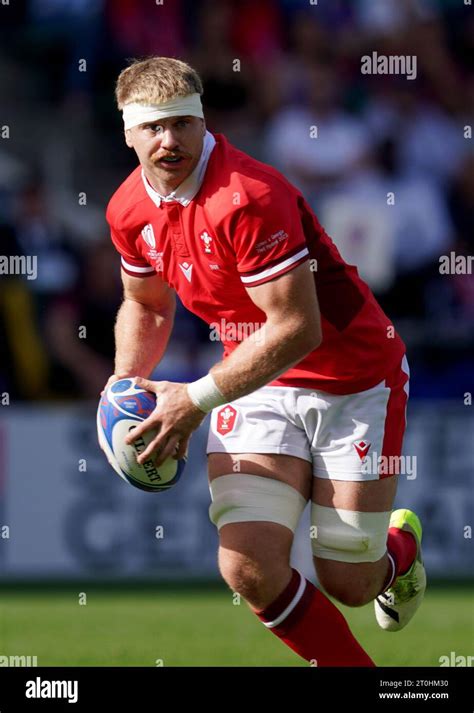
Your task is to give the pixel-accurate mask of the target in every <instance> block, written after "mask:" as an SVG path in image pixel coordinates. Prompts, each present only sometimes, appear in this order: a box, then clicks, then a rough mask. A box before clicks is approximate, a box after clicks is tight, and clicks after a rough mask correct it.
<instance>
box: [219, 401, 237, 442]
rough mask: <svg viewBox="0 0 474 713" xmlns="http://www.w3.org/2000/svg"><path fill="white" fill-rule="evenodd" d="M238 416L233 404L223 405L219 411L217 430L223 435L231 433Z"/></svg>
mask: <svg viewBox="0 0 474 713" xmlns="http://www.w3.org/2000/svg"><path fill="white" fill-rule="evenodd" d="M236 416H237V411H236V410H235V408H234V407H233V406H229V405H227V406H223V408H221V409H220V411H218V412H217V426H216V430H217V432H218V433H220V434H221V436H225V435H226V433H230V432H231V431H232V429H233V428H234V425H235V417H236Z"/></svg>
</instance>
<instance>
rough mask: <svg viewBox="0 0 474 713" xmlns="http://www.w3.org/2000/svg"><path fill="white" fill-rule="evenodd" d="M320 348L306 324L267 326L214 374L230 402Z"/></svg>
mask: <svg viewBox="0 0 474 713" xmlns="http://www.w3.org/2000/svg"><path fill="white" fill-rule="evenodd" d="M318 345H319V339H318V338H317V335H312V334H311V331H310V330H308V329H307V326H306V325H305V324H304V323H301V324H299V325H297V326H296V325H292V327H291V328H289V327H288V325H284V324H278V325H276V324H273V325H272V324H269V323H268V322H266V323H265V324H264V325H263V326H262V327H260V329H259V330H257V331H256V332H255V333H254V334H253V335H251V336H250V337H249V338H248V339H245V340H244V341H243V342H241V343H240V344H239V346H238V347H236V349H234V351H233V352H232V353H231V354H230V355H229V356H228V357H227V359H225V360H224V361H222V362H219V363H218V364H215V365H214V366H213V367H212V369H211V370H210V373H211V374H212V376H213V378H214V381H215V383H216V385H217V387H218V388H219V390H220V391H221V392H222V394H223V395H224V396H226V398H227V400H228V401H232V400H233V399H236V398H240V397H241V396H245V395H246V394H250V393H251V392H252V391H255V390H256V389H258V388H260V387H261V386H264V385H265V384H268V383H269V382H270V381H273V379H276V377H277V376H279V375H280V374H283V372H285V371H286V370H287V369H289V368H290V367H291V366H293V365H294V364H297V363H298V362H299V361H301V359H303V358H304V357H305V356H306V354H309V352H310V351H312V350H313V349H315V348H316V347H317V346H318Z"/></svg>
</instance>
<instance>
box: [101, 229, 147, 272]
mask: <svg viewBox="0 0 474 713" xmlns="http://www.w3.org/2000/svg"><path fill="white" fill-rule="evenodd" d="M109 225H110V237H111V238H112V242H113V244H114V245H115V247H116V249H117V251H118V252H119V253H120V255H121V257H122V268H123V270H124V272H126V273H127V274H128V275H132V277H150V276H152V275H155V274H156V273H155V268H154V267H152V266H151V265H150V263H148V262H147V261H146V260H145V258H144V257H143V255H141V254H140V252H139V251H138V250H137V248H136V246H135V240H130V239H127V236H126V235H125V234H124V232H123V231H121V230H117V229H116V228H114V226H113V225H112V224H110V223H109Z"/></svg>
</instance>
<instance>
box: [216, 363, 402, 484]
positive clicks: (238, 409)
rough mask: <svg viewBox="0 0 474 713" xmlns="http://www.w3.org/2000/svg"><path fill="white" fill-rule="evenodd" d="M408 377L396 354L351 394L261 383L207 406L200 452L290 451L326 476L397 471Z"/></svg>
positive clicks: (337, 477) (370, 475)
mask: <svg viewBox="0 0 474 713" xmlns="http://www.w3.org/2000/svg"><path fill="white" fill-rule="evenodd" d="M408 379H409V370H408V363H407V360H406V357H403V360H402V363H401V364H400V365H399V366H398V367H397V368H396V369H395V370H393V371H392V373H390V374H389V375H388V376H387V378H386V379H385V380H384V381H381V382H380V383H379V384H377V385H376V386H374V387H372V388H371V389H367V391H362V392H359V393H356V394H348V395H344V396H339V395H335V394H328V393H326V392H323V391H312V390H311V389H303V388H294V387H287V386H264V387H262V388H261V389H257V390H256V391H254V392H253V393H252V394H249V395H248V396H243V397H242V398H240V399H236V400H235V401H232V402H231V403H229V404H226V405H225V406H220V407H219V408H216V409H214V410H213V411H212V414H211V426H210V430H209V439H208V444H207V452H208V453H274V454H283V455H288V456H295V457H297V458H302V459H303V460H307V461H309V462H310V463H312V465H313V473H314V475H315V476H317V477H318V478H330V479H332V480H362V481H364V480H378V479H379V478H384V477H387V476H390V475H397V474H398V473H399V470H398V468H399V464H400V456H401V449H402V442H403V435H404V432H405V426H406V404H407V400H408Z"/></svg>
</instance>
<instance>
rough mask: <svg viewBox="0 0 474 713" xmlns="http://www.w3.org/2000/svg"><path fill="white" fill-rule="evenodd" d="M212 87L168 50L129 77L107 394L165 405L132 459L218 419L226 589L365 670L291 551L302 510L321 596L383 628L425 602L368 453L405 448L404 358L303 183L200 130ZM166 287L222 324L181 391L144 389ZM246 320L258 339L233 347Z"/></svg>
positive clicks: (162, 450)
mask: <svg viewBox="0 0 474 713" xmlns="http://www.w3.org/2000/svg"><path fill="white" fill-rule="evenodd" d="M202 93H203V88H202V83H201V80H200V78H199V76H198V74H197V73H196V71H195V70H194V69H193V68H192V67H190V66H189V65H187V64H186V63H184V62H181V61H179V60H176V59H170V58H166V57H153V58H149V59H146V60H143V61H135V62H133V63H132V64H131V65H130V66H128V67H127V68H126V69H124V70H123V71H122V72H121V73H120V75H119V77H118V81H117V85H116V99H117V103H118V108H119V109H120V110H121V111H122V114H123V120H124V132H125V141H126V143H127V145H128V146H129V147H130V148H132V149H134V151H135V152H136V154H137V158H138V161H139V165H138V166H137V168H136V169H135V170H134V171H133V172H132V173H131V174H130V175H129V176H128V178H127V179H126V180H125V181H124V182H123V183H122V185H121V186H120V187H119V188H118V190H117V191H116V192H115V193H114V195H113V197H112V198H111V200H110V203H109V205H108V208H107V220H108V223H109V225H110V229H111V237H112V240H113V243H114V245H115V246H116V248H117V250H118V252H119V253H120V255H121V266H122V279H123V287H124V299H123V303H122V305H121V307H120V309H119V312H118V315H117V321H116V325H115V338H116V359H115V368H114V375H113V376H112V377H111V378H110V379H109V383H111V382H112V381H114V380H115V379H118V378H123V377H125V376H136V375H138V376H139V377H141V378H140V379H139V384H140V385H141V386H143V387H144V388H146V389H149V390H150V391H153V392H154V393H156V394H157V396H159V399H158V401H157V407H156V409H155V411H154V412H153V414H152V415H151V416H150V417H149V418H148V419H147V420H145V421H144V422H143V424H142V425H140V426H138V427H137V428H135V429H134V431H133V434H132V435H131V436H130V437H129V440H130V442H131V440H134V439H136V438H138V437H140V436H142V434H143V433H144V432H146V431H147V430H149V429H152V428H159V432H158V435H157V436H156V437H155V438H154V439H153V440H152V441H151V442H150V444H149V446H148V447H147V448H146V450H145V451H144V452H143V453H142V454H141V455H140V457H139V461H140V462H144V461H146V460H148V459H150V458H153V459H154V460H155V462H156V463H157V464H158V465H159V464H160V463H162V462H163V461H164V460H165V459H166V458H168V457H169V456H174V457H176V458H180V457H182V456H183V455H184V453H185V452H186V449H187V444H188V440H189V437H190V435H191V434H192V432H193V431H194V430H195V429H196V428H197V427H198V426H199V425H200V423H201V421H202V420H203V419H204V417H205V415H206V414H207V413H209V412H211V411H212V415H211V426H210V433H209V440H208V449H207V450H208V463H209V482H210V492H211V499H212V504H211V506H210V510H209V512H210V518H211V520H212V522H213V523H214V524H215V525H216V527H217V528H218V531H219V555H218V561H219V569H220V572H221V574H222V576H223V578H224V580H225V581H226V582H227V583H228V585H229V587H230V588H231V590H232V591H233V592H238V593H240V594H241V595H242V596H243V597H244V599H245V600H246V602H247V604H248V605H249V607H250V609H251V610H252V611H253V612H254V613H255V614H256V615H257V616H258V617H259V619H260V620H261V621H262V622H263V624H264V625H265V626H266V627H267V628H268V629H269V630H270V631H272V632H273V633H274V634H275V635H276V636H277V637H279V638H280V639H281V640H282V641H283V642H284V643H285V644H287V645H288V646H289V647H291V649H293V650H294V651H295V652H296V653H297V654H299V655H300V656H302V657H303V658H305V659H307V660H308V661H311V662H312V663H313V665H318V666H374V665H375V664H374V662H373V661H372V659H371V658H370V656H369V655H368V654H367V653H366V652H365V651H364V649H363V648H362V646H361V645H360V644H359V643H358V642H357V640H356V639H355V637H354V636H353V634H352V633H351V631H350V629H349V627H348V625H347V623H346V621H345V619H344V617H343V615H342V614H341V612H340V611H339V609H338V608H337V607H336V606H335V605H334V604H333V603H332V602H331V601H330V600H329V598H328V597H327V596H326V594H325V593H323V591H322V590H321V589H319V588H316V587H315V586H314V585H313V584H312V583H311V582H309V581H308V580H307V579H305V577H304V576H302V575H301V574H300V573H299V572H298V571H297V570H295V569H293V568H292V567H291V565H290V550H291V546H292V542H293V537H294V531H295V528H296V526H297V523H298V521H299V518H300V516H301V513H302V511H303V509H304V507H305V505H306V503H307V502H308V500H310V501H311V506H310V507H311V532H310V533H308V536H309V537H310V538H311V546H312V552H313V555H314V564H315V568H316V573H317V576H318V581H319V583H320V585H321V587H322V588H324V590H325V591H326V592H327V593H328V594H330V595H332V596H333V597H334V598H335V599H336V600H337V601H338V602H341V603H343V604H345V605H348V606H352V607H358V606H362V605H364V604H366V603H368V602H370V601H372V600H374V605H375V615H376V618H377V621H378V623H379V625H380V626H381V627H382V628H383V629H386V630H388V631H398V630H399V629H402V628H403V627H404V626H405V625H406V624H407V623H408V621H409V620H410V619H411V617H412V616H413V614H414V613H415V611H416V609H417V608H418V607H419V605H420V603H421V601H422V598H423V595H424V591H425V586H426V577H425V570H424V566H423V561H422V555H421V534H422V531H421V525H420V522H419V520H418V518H417V516H416V515H415V514H414V513H413V512H411V511H410V510H407V509H403V510H395V511H394V512H392V504H393V500H394V497H395V493H396V488H397V480H398V472H397V471H398V468H397V467H396V466H395V467H391V469H389V471H388V472H385V471H384V470H383V469H381V468H378V467H376V468H375V469H374V468H372V469H370V468H367V462H368V454H369V450H370V454H371V456H372V460H371V462H372V463H373V462H374V458H373V455H374V454H376V456H377V458H376V462H377V463H378V462H379V460H380V462H381V461H382V459H383V458H386V459H388V460H389V462H390V463H397V462H398V460H397V458H399V456H400V454H401V447H402V439H403V434H404V430H405V412H406V403H407V398H408V379H409V374H408V366H407V360H406V357H405V347H404V344H403V342H402V340H401V339H400V337H399V336H398V335H397V333H396V332H395V330H394V327H393V325H392V323H391V322H390V321H389V319H388V318H387V317H386V315H385V314H384V313H383V311H382V310H381V308H380V306H379V305H378V303H377V302H376V300H375V298H374V296H373V295H372V293H371V291H370V290H369V288H368V286H367V285H366V284H365V283H364V282H363V281H362V280H361V279H360V278H359V276H358V273H357V269H356V268H355V267H354V266H351V265H348V264H346V263H345V262H344V261H343V259H342V258H341V256H340V254H339V252H338V250H337V249H336V247H335V245H334V244H333V242H332V241H331V239H330V238H329V237H328V235H327V234H326V233H325V231H324V229H323V228H322V227H321V225H320V224H319V222H318V220H317V218H316V216H315V215H314V213H313V211H312V210H311V208H310V207H309V205H308V203H307V202H306V201H305V199H304V197H303V195H302V194H301V193H300V191H298V190H297V189H296V188H295V187H294V186H293V185H291V184H290V183H289V182H288V181H287V180H286V179H285V177H284V176H282V175H281V174H280V173H279V172H278V171H277V170H275V169H274V168H272V167H271V166H268V165H265V164H263V163H261V162H259V161H256V160H254V159H253V158H251V157H250V156H248V155H247V154H245V153H243V152H241V151H239V150H237V149H236V148H235V147H234V146H232V145H231V144H230V143H229V142H228V141H227V140H226V138H225V137H224V136H223V135H221V134H214V135H213V134H211V133H210V132H209V131H207V129H206V124H205V119H204V114H203V109H202V104H201V95H202ZM319 140H320V141H323V140H324V139H323V138H320V139H319ZM175 294H178V295H179V297H180V299H181V300H182V302H183V304H184V305H185V307H186V308H187V309H189V310H190V311H191V312H193V313H194V314H196V315H198V316H199V317H201V318H202V319H204V320H205V321H206V322H207V323H208V324H210V325H211V324H212V325H215V324H218V325H221V335H220V336H221V339H222V341H223V345H224V348H225V351H224V357H223V359H222V361H221V362H219V363H218V364H215V365H214V366H213V367H212V368H211V370H210V372H209V373H208V374H207V375H205V376H204V377H202V378H200V379H198V380H197V381H195V382H193V383H190V384H181V383H172V382H165V381H150V380H149V379H148V377H149V376H150V374H151V373H152V371H153V369H154V367H155V366H156V364H157V363H158V362H159V361H160V359H161V358H162V356H163V354H164V353H165V350H166V347H167V343H168V339H169V336H170V333H171V329H172V326H173V316H174V310H175ZM239 325H247V326H248V325H253V327H254V328H253V330H250V333H249V331H248V330H247V331H246V333H245V335H244V336H242V334H241V332H239ZM229 327H233V329H232V328H229ZM374 470H375V472H374Z"/></svg>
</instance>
